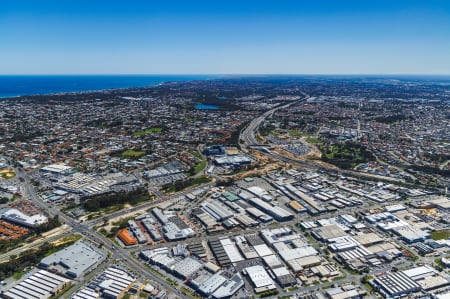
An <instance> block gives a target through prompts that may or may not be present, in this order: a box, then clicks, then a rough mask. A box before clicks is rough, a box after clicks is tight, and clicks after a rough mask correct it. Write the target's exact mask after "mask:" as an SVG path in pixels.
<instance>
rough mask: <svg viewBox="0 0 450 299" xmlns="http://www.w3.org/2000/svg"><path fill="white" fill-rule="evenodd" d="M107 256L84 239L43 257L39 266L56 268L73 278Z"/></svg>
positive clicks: (81, 274) (79, 275)
mask: <svg viewBox="0 0 450 299" xmlns="http://www.w3.org/2000/svg"><path fill="white" fill-rule="evenodd" d="M104 258H105V256H104V255H103V254H102V253H101V252H100V251H99V250H98V249H97V248H96V247H95V246H92V245H91V244H89V243H87V242H84V241H82V240H80V241H78V242H76V243H75V244H73V245H71V246H69V247H67V248H64V249H62V250H60V251H58V252H56V253H54V254H52V255H49V256H47V257H45V258H43V259H42V260H41V262H40V264H39V267H41V268H45V269H52V270H56V271H58V272H60V273H62V274H65V275H68V276H70V277H73V278H77V277H81V276H83V275H84V274H85V273H86V272H88V271H89V270H90V269H91V268H93V267H95V266H96V265H97V264H98V263H100V262H101V261H102V260H103V259H104Z"/></svg>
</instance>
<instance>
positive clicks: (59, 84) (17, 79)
mask: <svg viewBox="0 0 450 299" xmlns="http://www.w3.org/2000/svg"><path fill="white" fill-rule="evenodd" d="M217 77H218V76H214V75H36V76H31V75H17V76H8V75H0V98H8V97H17V96H25V95H36V94H52V93H61V92H80V91H93V90H102V89H112V88H127V87H144V86H155V85H158V84H161V83H164V82H173V81H192V80H208V79H213V78H217Z"/></svg>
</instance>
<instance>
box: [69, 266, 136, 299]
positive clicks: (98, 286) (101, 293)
mask: <svg viewBox="0 0 450 299" xmlns="http://www.w3.org/2000/svg"><path fill="white" fill-rule="evenodd" d="M134 281H135V278H134V277H133V276H132V275H131V274H130V273H128V272H127V271H125V270H123V269H120V268H117V267H109V268H107V269H106V270H105V271H104V272H102V273H101V274H100V275H99V276H97V277H96V278H94V279H93V280H92V281H90V282H89V283H88V285H87V286H86V287H84V288H83V289H81V290H79V291H78V292H77V293H75V294H74V295H73V296H72V297H71V298H72V299H79V298H80V299H81V298H83V299H94V298H110V299H118V298H122V296H123V295H124V294H125V292H126V291H127V290H128V289H129V288H130V287H131V285H132V284H133V283H134ZM95 294H97V297H94V296H95Z"/></svg>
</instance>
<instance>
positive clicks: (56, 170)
mask: <svg viewBox="0 0 450 299" xmlns="http://www.w3.org/2000/svg"><path fill="white" fill-rule="evenodd" d="M40 171H41V172H42V173H51V174H59V175H69V174H71V173H73V172H74V171H75V169H74V168H73V167H71V166H67V165H63V164H51V165H47V166H45V167H42V168H41V170H40Z"/></svg>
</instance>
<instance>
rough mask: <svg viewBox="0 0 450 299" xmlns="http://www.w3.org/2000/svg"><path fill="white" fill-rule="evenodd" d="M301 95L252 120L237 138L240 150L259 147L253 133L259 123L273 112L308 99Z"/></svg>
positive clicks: (306, 96)
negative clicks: (299, 97)
mask: <svg viewBox="0 0 450 299" xmlns="http://www.w3.org/2000/svg"><path fill="white" fill-rule="evenodd" d="M302 94H303V96H304V97H303V98H301V99H299V100H296V101H293V102H290V103H288V104H285V105H281V106H277V107H275V108H272V109H270V110H268V111H266V112H264V113H263V114H261V115H260V116H258V117H256V118H254V119H253V120H252V121H251V122H250V123H249V124H248V126H247V127H246V128H245V129H244V130H242V131H241V134H240V136H239V145H240V147H241V149H242V150H243V151H246V150H247V147H250V146H260V145H262V144H260V143H259V142H258V141H257V140H256V138H255V132H256V130H257V129H258V128H259V126H260V125H261V123H262V122H263V121H264V120H265V119H266V118H267V117H268V116H270V115H272V114H273V113H274V112H276V111H278V110H280V109H285V108H288V107H289V106H292V105H293V104H297V103H299V102H301V101H304V100H306V99H308V98H309V96H308V95H307V94H305V93H302Z"/></svg>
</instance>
